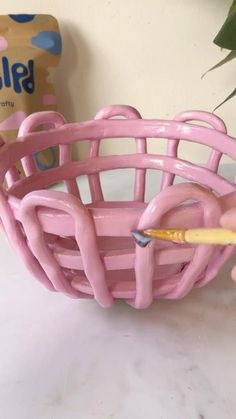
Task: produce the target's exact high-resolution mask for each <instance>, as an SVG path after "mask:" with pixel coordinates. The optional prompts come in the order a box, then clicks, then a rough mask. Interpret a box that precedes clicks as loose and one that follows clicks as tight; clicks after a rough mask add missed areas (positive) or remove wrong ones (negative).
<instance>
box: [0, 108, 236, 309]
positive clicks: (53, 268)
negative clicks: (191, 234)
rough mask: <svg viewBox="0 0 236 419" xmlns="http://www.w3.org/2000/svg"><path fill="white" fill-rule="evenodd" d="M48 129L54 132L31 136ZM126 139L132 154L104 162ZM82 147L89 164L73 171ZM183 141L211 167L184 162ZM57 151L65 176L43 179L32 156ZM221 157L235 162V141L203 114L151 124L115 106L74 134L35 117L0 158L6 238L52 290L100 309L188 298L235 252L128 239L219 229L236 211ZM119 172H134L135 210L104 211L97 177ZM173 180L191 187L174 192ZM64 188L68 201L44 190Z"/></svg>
mask: <svg viewBox="0 0 236 419" xmlns="http://www.w3.org/2000/svg"><path fill="white" fill-rule="evenodd" d="M114 117H116V118H115V119H114ZM117 117H118V119H117ZM191 121H192V122H191ZM193 121H198V123H197V124H196V123H195V122H193ZM43 124H47V127H49V126H50V129H49V128H48V129H47V130H45V131H41V132H33V131H35V130H36V128H37V127H38V126H42V125H43ZM206 125H208V126H206ZM127 137H129V138H134V139H135V143H136V153H135V154H129V155H125V154H124V155H122V156H116V155H113V156H99V144H100V140H101V139H104V138H124V139H125V138H127ZM147 138H150V139H151V141H161V138H166V139H168V147H167V153H166V155H158V154H148V153H147ZM85 139H86V140H89V141H90V150H89V157H88V158H87V159H86V160H81V161H72V156H71V146H72V144H73V143H75V142H78V141H82V140H85ZM180 139H181V140H187V141H191V142H195V143H200V144H202V145H205V146H207V147H206V149H208V150H209V149H210V150H211V152H210V156H209V159H208V162H207V164H206V165H205V166H197V165H195V164H193V163H190V162H188V161H185V160H181V159H180V158H178V145H179V141H180ZM124 141H125V140H124ZM55 145H59V151H60V162H59V166H58V167H57V168H54V169H50V170H48V171H47V172H39V171H38V170H37V168H36V165H35V161H34V157H33V156H34V153H36V152H38V151H41V150H43V149H46V148H48V147H52V146H55ZM223 155H228V156H230V157H231V158H233V159H236V141H235V139H234V138H231V137H229V136H228V135H227V134H226V128H225V125H224V123H223V122H222V120H220V119H219V118H218V117H216V116H215V115H212V114H211V113H207V112H184V113H182V114H179V115H178V116H177V117H176V118H175V119H174V120H171V121H166V120H146V119H141V117H140V115H139V113H138V112H137V111H136V110H135V109H133V108H131V107H129V106H111V107H108V108H105V109H102V110H101V111H100V112H99V113H98V114H97V115H96V118H95V120H93V121H87V122H82V123H73V124H67V123H65V120H64V118H63V117H62V116H61V115H60V114H58V113H55V112H42V113H38V114H33V115H31V116H29V117H28V118H27V119H26V120H25V121H24V122H23V124H22V125H21V128H20V130H19V138H18V139H17V140H16V142H15V143H12V144H10V145H3V146H2V147H1V150H0V176H1V185H2V186H1V189H0V216H1V222H2V225H3V229H4V231H5V233H6V235H7V237H8V239H9V241H10V243H11V245H12V246H13V247H14V249H15V251H16V252H17V253H18V254H19V256H20V257H21V258H22V259H23V261H24V263H25V264H26V266H27V267H28V269H29V270H30V271H31V272H32V274H33V275H34V276H35V278H37V279H38V280H39V281H40V282H41V283H42V284H44V285H45V286H46V287H48V288H49V289H50V290H54V291H61V292H64V293H65V294H67V295H69V296H71V297H74V298H95V299H96V300H97V301H98V302H99V303H100V304H101V305H102V306H104V307H109V306H111V304H112V303H113V302H114V300H115V299H116V298H122V299H125V300H126V301H127V302H128V303H129V304H131V305H133V306H134V307H135V308H145V307H147V306H149V305H150V304H151V302H152V300H153V299H154V298H170V299H177V298H182V297H184V296H185V295H186V294H188V292H189V291H190V290H191V289H192V288H193V287H200V286H203V285H205V284H206V283H208V282H209V281H210V280H212V279H213V278H214V277H215V276H216V274H217V272H218V271H219V269H220V268H221V266H222V265H223V264H224V263H225V262H226V260H227V259H228V258H229V257H230V256H231V254H232V253H233V252H234V251H235V247H233V246H231V247H230V246H229V247H226V248H223V247H221V246H215V247H214V246H206V245H201V246H190V245H188V246H183V245H176V244H171V243H169V244H168V243H163V242H160V241H152V242H151V243H150V245H149V246H148V247H147V248H140V247H138V246H136V245H135V243H134V241H133V239H132V237H131V233H130V232H131V230H133V229H137V228H138V229H142V228H151V227H158V226H162V227H163V226H165V227H176V228H182V227H183V228H190V227H191V228H194V227H200V226H206V227H215V226H217V225H218V223H219V218H220V215H221V214H222V212H224V211H225V210H226V209H228V208H230V207H233V206H236V185H235V183H233V182H230V181H229V180H227V179H225V178H223V177H222V176H220V175H219V174H218V168H219V164H220V160H221V157H222V156H223ZM18 161H21V163H22V166H23V169H24V172H25V178H22V179H21V178H20V177H19V174H18V172H17V170H16V168H15V164H16V163H17V162H18ZM122 168H134V169H135V183H134V196H133V200H131V201H129V202H124V201H122V202H114V201H112V202H108V201H105V200H104V198H103V191H102V187H101V183H100V176H99V173H100V172H102V171H107V170H111V169H122ZM147 169H156V170H158V171H161V172H162V183H161V188H160V191H157V194H156V196H155V197H154V198H153V199H152V200H151V202H149V203H146V202H145V199H144V198H145V188H146V180H145V176H146V171H147ZM81 175H87V176H88V179H89V187H90V194H91V203H89V204H86V205H85V204H84V203H83V202H82V200H81V198H80V191H79V188H78V185H77V182H76V178H77V177H78V176H81ZM176 176H181V177H183V178H185V179H186V182H184V183H181V184H174V180H175V177H176ZM58 181H63V182H64V183H65V184H66V187H67V193H65V192H58V191H55V190H52V189H47V188H48V186H49V185H52V184H54V183H56V182H58Z"/></svg>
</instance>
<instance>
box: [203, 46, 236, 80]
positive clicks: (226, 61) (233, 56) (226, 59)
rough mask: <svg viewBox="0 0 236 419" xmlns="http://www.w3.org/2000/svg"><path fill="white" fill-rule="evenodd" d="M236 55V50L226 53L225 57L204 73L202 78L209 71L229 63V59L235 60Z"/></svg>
mask: <svg viewBox="0 0 236 419" xmlns="http://www.w3.org/2000/svg"><path fill="white" fill-rule="evenodd" d="M235 57H236V51H230V53H229V54H228V55H226V57H225V58H223V60H221V61H219V62H218V63H217V64H216V65H214V66H213V67H211V68H209V70H207V71H206V72H205V73H204V74H203V75H202V77H201V78H202V79H203V77H205V75H206V74H207V73H209V72H210V71H212V70H215V69H216V68H219V67H221V66H222V65H224V64H226V63H228V62H229V61H231V60H233V59H234V58H235Z"/></svg>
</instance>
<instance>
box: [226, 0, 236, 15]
mask: <svg viewBox="0 0 236 419" xmlns="http://www.w3.org/2000/svg"><path fill="white" fill-rule="evenodd" d="M234 9H236V0H234V1H233V3H232V4H231V6H230V9H229V13H228V15H230V13H231V12H232V11H233V10H234Z"/></svg>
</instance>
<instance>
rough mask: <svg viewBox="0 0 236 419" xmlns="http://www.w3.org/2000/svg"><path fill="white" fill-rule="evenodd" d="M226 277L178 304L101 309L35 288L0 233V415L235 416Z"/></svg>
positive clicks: (86, 418) (233, 322) (232, 327)
mask: <svg viewBox="0 0 236 419" xmlns="http://www.w3.org/2000/svg"><path fill="white" fill-rule="evenodd" d="M118 180H119V181H118V184H119V187H118V188H119V190H120V193H123V192H122V189H123V188H124V185H123V188H122V181H121V178H119V179H118ZM124 180H125V178H124ZM107 182H108V183H109V181H108V180H107ZM108 183H107V185H108ZM123 191H124V189H123ZM229 272H230V263H229V264H228V265H227V266H226V267H225V269H224V270H223V271H222V272H221V273H220V274H219V276H218V278H217V279H216V280H215V281H214V282H212V283H211V284H209V285H208V286H207V287H205V288H203V289H199V290H194V291H193V292H192V293H191V294H190V295H189V296H188V297H187V298H185V299H184V300H181V301H158V302H156V303H154V304H153V305H152V306H151V308H149V309H148V310H145V311H135V310H134V309H132V308H130V307H128V306H126V305H125V304H124V303H121V302H119V303H116V304H115V306H113V308H111V309H110V310H104V309H102V308H100V307H99V306H98V305H97V304H96V303H95V302H93V301H75V300H70V299H69V298H67V297H65V296H62V295H56V294H53V293H50V292H48V291H47V290H45V289H44V288H42V286H41V285H39V284H38V283H37V282H35V281H33V280H32V278H31V277H30V275H29V273H28V272H27V271H26V269H25V267H24V266H23V265H22V263H21V262H20V261H19V260H18V259H17V258H16V256H15V255H14V254H13V252H12V251H11V249H9V246H8V244H7V243H6V241H5V239H4V237H3V235H2V234H0V284H1V290H0V418H1V419H109V418H113V419H143V418H148V419H152V418H155V419H235V418H236V396H235V391H236V390H235V389H236V284H234V283H233V282H232V281H231V280H230V274H229Z"/></svg>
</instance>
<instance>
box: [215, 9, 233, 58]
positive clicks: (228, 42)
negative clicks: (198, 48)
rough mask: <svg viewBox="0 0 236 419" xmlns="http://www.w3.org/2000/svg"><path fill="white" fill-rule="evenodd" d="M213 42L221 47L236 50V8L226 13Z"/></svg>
mask: <svg viewBox="0 0 236 419" xmlns="http://www.w3.org/2000/svg"><path fill="white" fill-rule="evenodd" d="M214 43H215V44H216V45H218V46H219V47H221V48H225V49H230V50H236V8H234V9H233V11H232V12H231V13H230V14H229V15H228V17H227V19H226V21H225V23H224V24H223V26H222V28H221V29H220V31H219V32H218V34H217V35H216V37H215V39H214Z"/></svg>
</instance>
